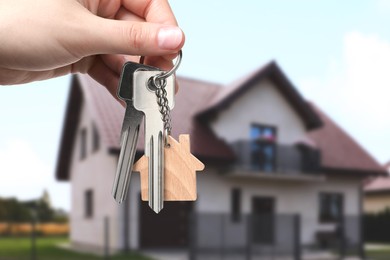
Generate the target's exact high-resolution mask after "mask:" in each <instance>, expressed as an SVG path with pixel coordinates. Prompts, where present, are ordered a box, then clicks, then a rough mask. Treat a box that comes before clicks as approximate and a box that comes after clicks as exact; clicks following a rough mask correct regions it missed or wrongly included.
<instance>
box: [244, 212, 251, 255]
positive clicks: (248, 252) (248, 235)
mask: <svg viewBox="0 0 390 260" xmlns="http://www.w3.org/2000/svg"><path fill="white" fill-rule="evenodd" d="M251 245H252V216H251V215H250V214H248V215H247V222H246V250H245V253H246V260H251V259H252V249H251Z"/></svg>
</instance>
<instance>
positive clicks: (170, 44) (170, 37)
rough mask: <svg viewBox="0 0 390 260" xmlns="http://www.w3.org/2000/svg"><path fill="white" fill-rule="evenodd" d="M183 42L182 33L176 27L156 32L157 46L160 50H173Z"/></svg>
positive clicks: (164, 28)
mask: <svg viewBox="0 0 390 260" xmlns="http://www.w3.org/2000/svg"><path fill="white" fill-rule="evenodd" d="M182 40H183V33H182V31H181V30H180V29H179V28H177V27H163V28H161V29H160V31H159V32H158V46H159V47H160V48H161V49H166V50H174V49H176V48H177V47H178V46H179V45H180V43H181V41H182Z"/></svg>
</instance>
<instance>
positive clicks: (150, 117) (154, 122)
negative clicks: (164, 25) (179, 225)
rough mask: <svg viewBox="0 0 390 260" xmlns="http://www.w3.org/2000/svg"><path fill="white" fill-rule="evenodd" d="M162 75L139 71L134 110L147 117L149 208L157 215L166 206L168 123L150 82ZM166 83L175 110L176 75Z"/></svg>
mask: <svg viewBox="0 0 390 260" xmlns="http://www.w3.org/2000/svg"><path fill="white" fill-rule="evenodd" d="M160 73H161V72H160V71H136V72H135V73H134V81H135V84H136V86H137V88H133V96H134V99H133V101H134V103H133V104H134V107H135V108H136V109H137V110H140V111H143V112H144V114H145V121H144V122H145V156H147V157H148V161H149V165H148V178H149V183H148V185H149V186H148V189H149V190H148V192H149V193H148V195H149V206H150V207H151V208H152V209H153V210H154V211H155V212H156V213H159V212H160V211H161V210H162V208H163V203H164V144H165V143H164V137H163V135H164V124H163V121H162V119H161V114H160V111H159V105H158V104H157V97H156V93H155V89H153V86H152V84H150V81H149V80H150V79H151V78H152V77H153V76H155V75H157V74H160ZM166 81H167V84H166V86H165V90H166V91H167V99H168V106H169V108H170V109H172V108H173V106H174V93H175V79H174V76H173V75H172V76H170V77H168V78H167V79H166Z"/></svg>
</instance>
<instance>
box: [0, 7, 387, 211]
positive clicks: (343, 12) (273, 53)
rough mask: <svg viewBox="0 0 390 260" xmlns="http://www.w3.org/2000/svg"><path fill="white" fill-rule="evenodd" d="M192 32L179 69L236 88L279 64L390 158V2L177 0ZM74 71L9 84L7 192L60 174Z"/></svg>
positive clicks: (63, 198)
mask: <svg viewBox="0 0 390 260" xmlns="http://www.w3.org/2000/svg"><path fill="white" fill-rule="evenodd" d="M170 4H171V6H172V9H173V11H174V13H175V15H176V18H177V20H178V22H179V25H180V27H181V28H182V29H183V30H184V32H185V34H186V44H185V46H184V48H183V61H182V64H181V66H180V68H179V70H178V75H181V76H187V77H191V78H195V79H201V80H206V81H211V82H216V83H221V84H225V85H228V84H229V83H230V82H232V81H234V80H235V79H237V78H240V77H242V76H244V75H246V74H247V73H250V72H251V71H253V70H255V69H257V68H259V67H260V66H262V65H264V64H266V63H267V62H269V61H271V60H275V61H276V62H277V63H278V65H279V66H280V67H281V69H282V70H283V71H284V72H285V74H286V75H287V77H288V78H289V79H290V80H291V81H292V83H293V84H294V85H295V87H296V88H297V89H298V90H299V91H300V92H301V93H302V95H303V96H304V97H305V98H306V99H308V100H310V101H312V102H314V103H315V104H317V105H318V106H319V107H320V108H321V109H322V110H324V111H325V112H326V113H327V114H328V115H329V116H330V117H331V118H332V119H333V120H334V121H336V122H337V123H338V124H339V125H340V126H341V127H342V128H343V129H345V130H346V131H347V132H348V133H349V134H350V135H351V136H352V137H353V138H354V139H355V140H357V141H358V142H359V143H360V144H361V145H362V146H363V147H364V148H365V149H366V150H367V151H368V152H369V153H370V154H372V155H373V156H374V158H375V159H376V160H377V161H378V162H380V163H385V162H387V161H388V160H390V138H389V133H390V116H389V111H390V102H389V99H390V73H389V72H390V30H389V28H390V0H372V1H365V0H364V1H363V0H353V1H351V0H344V1H335V0H327V1H325V0H295V1H281V0H275V1H265V0H259V1H254V0H253V1H249V0H246V1H231V0H224V1H222V0H213V1H206V0H197V1H183V0H171V1H170ZM69 82H70V77H69V76H65V77H61V78H57V79H52V80H47V81H42V82H34V83H30V84H25V85H18V86H0V120H1V127H0V197H11V196H13V197H17V198H19V199H31V198H37V197H39V196H41V194H42V193H43V191H44V190H45V189H47V190H48V191H49V193H50V195H51V198H52V203H53V205H54V206H55V207H58V208H63V209H66V210H69V209H70V185H69V183H66V182H65V183H59V182H57V181H56V180H55V178H54V170H55V165H56V158H57V153H58V149H59V140H60V134H61V129H62V124H63V119H64V113H65V105H66V100H67V96H68V91H69Z"/></svg>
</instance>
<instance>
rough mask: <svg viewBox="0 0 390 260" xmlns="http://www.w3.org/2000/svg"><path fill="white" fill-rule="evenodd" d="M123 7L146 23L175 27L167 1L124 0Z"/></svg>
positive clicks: (173, 17)
mask: <svg viewBox="0 0 390 260" xmlns="http://www.w3.org/2000/svg"><path fill="white" fill-rule="evenodd" d="M123 6H124V7H125V8H126V9H127V10H129V11H130V12H132V13H134V14H136V15H138V16H139V17H141V18H144V19H145V20H146V21H147V22H153V23H160V24H167V25H176V26H177V21H176V18H175V15H174V14H173V12H172V9H171V6H170V5H169V3H168V1H167V0H124V1H123Z"/></svg>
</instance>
